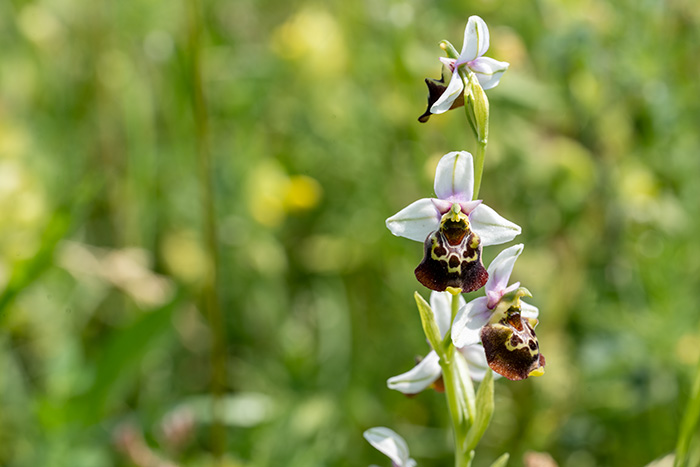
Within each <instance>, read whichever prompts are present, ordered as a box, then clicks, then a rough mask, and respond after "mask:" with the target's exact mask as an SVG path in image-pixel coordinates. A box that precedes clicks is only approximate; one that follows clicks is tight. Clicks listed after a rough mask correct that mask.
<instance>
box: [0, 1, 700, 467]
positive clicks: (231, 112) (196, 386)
mask: <svg viewBox="0 0 700 467" xmlns="http://www.w3.org/2000/svg"><path fill="white" fill-rule="evenodd" d="M472 14H478V15H480V16H482V17H483V18H484V19H485V21H486V22H487V24H488V25H489V28H490V32H491V48H490V50H489V52H488V53H487V56H490V57H493V58H496V59H499V60H505V61H508V62H510V63H511V67H510V69H509V70H508V72H507V73H506V74H505V76H504V77H503V79H502V81H501V84H500V85H499V86H498V87H497V88H495V89H493V90H491V91H489V98H490V101H491V133H490V145H489V149H488V151H487V160H486V169H485V173H484V181H483V185H482V190H481V195H480V197H481V198H483V199H484V200H486V202H487V203H488V204H489V205H490V206H492V207H494V209H496V210H497V211H498V212H499V213H501V214H502V215H503V216H504V217H506V218H507V219H510V220H512V221H514V222H516V223H518V224H519V225H521V226H522V227H523V233H522V235H521V236H520V237H519V238H518V239H517V240H516V241H520V242H523V243H525V245H526V248H525V251H524V253H523V255H522V256H521V259H520V260H519V262H518V264H517V265H516V268H515V271H514V276H513V279H514V280H521V281H522V282H523V285H525V286H527V287H528V288H529V289H530V290H531V291H532V293H533V295H534V298H533V299H532V300H531V302H532V303H534V304H536V305H537V306H538V307H539V308H540V310H541V323H540V325H539V327H538V336H539V340H540V345H541V348H542V349H543V353H544V354H545V356H546V358H547V372H546V374H545V375H544V376H543V377H541V378H533V379H530V380H527V381H524V382H518V383H515V382H510V381H505V380H499V381H498V382H497V384H496V411H495V417H494V419H493V421H492V424H491V426H490V428H489V430H488V431H487V433H486V436H485V438H484V440H483V442H482V445H481V446H480V448H479V450H478V452H477V458H476V462H475V465H476V466H484V465H489V464H490V462H491V461H492V460H493V459H495V458H496V457H497V456H498V455H500V453H502V452H504V451H508V452H510V453H511V455H512V457H511V459H512V460H511V463H510V465H513V466H517V465H522V459H523V455H524V453H525V452H526V451H528V450H534V451H543V452H548V453H550V454H551V455H552V456H553V458H554V459H555V460H556V461H557V462H558V463H559V464H560V465H561V466H571V467H587V466H605V465H609V466H622V465H625V466H627V465H630V466H631V465H645V464H647V463H649V462H651V461H652V460H654V459H656V458H659V457H662V456H664V455H666V454H668V453H670V452H671V451H673V449H674V446H675V442H676V437H677V431H678V430H677V426H678V423H679V421H680V419H681V417H682V414H683V411H684V407H685V403H686V401H687V399H688V395H689V391H690V381H691V380H692V374H693V371H694V370H693V369H694V366H695V362H696V361H697V359H698V355H699V354H700V351H699V348H700V334H698V319H697V315H698V305H697V293H698V290H700V242H699V241H698V234H697V232H698V231H699V230H700V209H699V208H700V203H699V202H698V201H699V200H700V183H699V182H698V177H699V176H700V137H699V135H698V129H699V127H698V125H699V124H700V99H699V98H698V96H699V95H700V86H699V85H698V76H699V75H700V62H699V61H698V50H699V48H700V8H698V6H697V4H696V3H695V2H694V1H693V0H668V1H661V0H641V1H639V0H622V1H618V2H614V3H609V2H604V1H600V0H584V1H546V0H544V1H532V2H522V3H517V2H516V3H513V2H506V1H503V0H488V1H480V2H477V1H475V2H455V1H449V2H427V1H399V0H396V1H389V0H387V1H376V2H369V1H364V2H342V1H332V2H312V1H294V2H283V1H273V0H255V1H254V0H230V1H229V0H212V1H208V2H203V3H202V4H197V3H196V2H195V1H188V0H183V1H168V2H153V1H147V0H133V1H126V2H106V1H96V2H91V1H86V0H43V1H20V0H9V1H3V2H1V3H0V50H2V53H1V54H0V206H1V210H0V212H1V215H0V286H1V290H2V292H1V294H0V465H3V466H5V465H7V466H17V467H24V466H30V467H35V466H71V467H72V466H78V467H80V466H86V467H93V466H96V467H98V466H112V465H115V466H116V465H124V466H128V465H134V463H136V464H137V465H143V466H155V465H160V466H164V465H168V464H167V461H166V459H169V461H170V462H171V463H176V464H178V465H187V466H207V465H214V464H216V461H215V459H216V458H217V456H218V455H219V454H220V453H222V452H223V453H224V456H223V459H224V461H223V462H224V465H229V466H251V467H252V466H344V465H348V466H355V465H367V464H368V463H375V464H381V465H388V464H389V460H388V459H386V458H385V457H383V456H382V455H381V454H380V453H378V452H376V451H375V450H374V449H373V448H372V447H371V446H370V445H369V444H367V443H366V442H365V441H364V440H363V438H362V432H363V431H364V430H365V429H367V428H369V427H372V426H377V425H384V426H388V427H391V428H393V429H394V430H396V431H397V432H399V433H400V434H401V435H403V436H404V437H405V438H406V440H407V441H408V443H409V446H410V448H411V454H412V455H413V457H415V458H416V459H417V460H418V461H419V464H420V465H422V466H444V465H450V463H451V462H452V460H451V459H452V451H451V446H450V444H451V433H450V431H449V422H448V416H447V411H446V406H445V401H444V397H443V396H442V395H441V394H438V393H435V392H433V391H427V392H425V393H422V394H420V395H418V396H416V397H414V398H407V397H405V396H403V395H402V394H400V393H398V392H395V391H389V390H388V389H387V388H386V379H387V378H388V377H390V376H393V375H395V374H398V373H401V372H404V371H406V370H408V369H409V368H411V366H412V365H413V362H414V357H415V356H416V355H424V354H425V353H427V351H428V345H427V343H426V342H425V338H424V336H423V333H422V330H421V327H420V321H419V317H418V313H417V310H416V308H415V304H414V301H413V297H412V294H413V291H414V290H418V291H420V292H421V293H422V294H423V295H424V296H426V297H427V296H428V293H427V291H426V290H425V289H424V288H423V287H422V286H420V284H418V282H417V281H416V280H415V278H414V277H413V268H414V267H415V266H416V265H417V264H418V262H419V260H420V258H421V255H422V247H421V245H419V244H418V243H416V242H411V241H409V240H406V239H401V238H396V237H393V236H392V235H391V234H390V233H389V232H388V230H386V228H385V227H384V219H385V218H386V217H388V216H390V215H392V214H394V213H395V212H396V211H398V210H399V209H401V208H403V207H404V206H406V205H407V204H408V203H410V202H412V201H414V200H416V199H418V198H422V197H426V196H430V195H431V194H432V178H433V174H434V167H435V165H436V163H437V160H438V159H439V157H440V156H442V155H443V154H445V153H447V152H449V151H453V150H462V149H463V150H469V151H474V149H475V146H474V140H473V138H472V135H471V133H470V131H469V130H468V127H467V126H466V120H465V118H464V115H463V113H462V112H461V111H454V112H450V113H448V114H445V115H441V116H437V117H433V118H432V119H431V120H430V122H428V123H427V124H419V123H418V122H417V120H416V119H417V117H418V116H419V115H420V114H421V113H422V112H423V111H424V109H425V103H426V95H427V90H426V88H425V85H424V83H423V79H424V78H425V77H437V76H439V73H440V64H439V62H438V60H437V58H438V57H439V56H440V54H441V50H440V49H439V48H438V46H437V44H438V43H439V41H440V40H442V39H448V40H450V41H451V42H452V43H454V44H455V45H456V46H457V47H458V48H459V47H460V45H461V41H462V36H463V28H464V26H465V24H466V21H467V18H468V16H469V15H472ZM207 167H209V168H210V169H211V170H210V171H207ZM208 173H210V174H211V175H212V176H211V178H208V177H207V176H206V174H208ZM212 239H215V240H216V241H215V242H212ZM513 243H515V242H513ZM500 249H501V247H491V248H487V249H486V250H485V252H484V258H485V263H486V264H488V263H489V262H490V261H491V259H493V257H495V255H496V254H497V253H498V251H500ZM214 270H217V271H218V276H216V277H215V276H214V275H212V271H214ZM214 285H215V286H214ZM468 298H469V297H468ZM217 303H219V304H220V306H219V307H217V306H216V304H217ZM222 343H223V345H222ZM223 357H225V359H224V358H223ZM217 393H222V394H223V395H224V396H225V397H224V398H223V399H222V402H221V403H220V404H219V405H218V406H217V409H216V412H217V414H218V418H219V422H220V423H217V422H216V421H213V420H212V417H211V411H210V407H211V404H210V402H211V400H212V395H213V394H217ZM221 424H223V425H221ZM159 459H160V460H159Z"/></svg>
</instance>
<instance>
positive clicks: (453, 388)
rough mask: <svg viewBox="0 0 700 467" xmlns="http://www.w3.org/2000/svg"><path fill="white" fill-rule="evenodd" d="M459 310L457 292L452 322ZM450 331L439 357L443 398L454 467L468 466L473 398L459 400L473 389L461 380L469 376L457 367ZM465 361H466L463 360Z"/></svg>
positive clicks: (469, 462)
mask: <svg viewBox="0 0 700 467" xmlns="http://www.w3.org/2000/svg"><path fill="white" fill-rule="evenodd" d="M458 310H459V293H456V294H453V295H452V313H451V314H452V322H454V318H455V316H456V315H457V311H458ZM449 335H450V333H449V332H448V333H447V336H446V337H447V338H446V339H445V341H444V345H445V346H446V347H445V349H444V355H445V358H444V359H440V367H441V368H442V378H443V383H444V386H445V398H446V399H447V407H448V409H449V412H450V418H451V419H452V429H453V434H454V442H455V467H469V466H470V465H471V462H472V453H471V452H464V448H465V444H466V443H465V441H466V438H467V433H468V432H469V427H470V426H471V424H472V423H473V419H474V416H475V414H474V413H473V410H472V407H474V401H473V400H464V401H462V400H460V397H461V398H467V399H468V398H473V392H474V391H473V389H472V390H469V389H468V388H466V387H465V385H467V384H468V385H471V379H470V380H469V381H468V382H467V381H462V377H465V376H466V377H467V378H469V373H468V371H467V372H466V374H465V371H460V370H459V369H458V367H457V362H456V359H457V358H460V356H458V355H456V349H455V347H454V344H453V343H452V339H450V338H449ZM464 363H466V362H464Z"/></svg>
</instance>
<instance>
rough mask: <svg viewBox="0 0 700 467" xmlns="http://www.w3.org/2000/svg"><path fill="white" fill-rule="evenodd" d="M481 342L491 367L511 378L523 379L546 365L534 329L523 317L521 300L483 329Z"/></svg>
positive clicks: (515, 379)
mask: <svg viewBox="0 0 700 467" xmlns="http://www.w3.org/2000/svg"><path fill="white" fill-rule="evenodd" d="M481 342H482V343H483V344H484V351H485V352H486V360H487V361H488V364H489V367H491V369H492V370H493V371H495V372H496V373H498V374H501V375H503V376H505V377H506V378H508V379H511V380H514V381H518V380H522V379H525V378H527V377H528V376H530V375H531V374H532V373H533V372H537V371H538V370H539V371H542V369H543V368H544V365H545V359H544V355H542V354H541V353H540V345H539V342H538V341H537V336H536V335H535V330H534V329H533V328H532V326H531V325H530V322H529V320H528V319H526V318H525V319H523V318H522V316H521V309H520V303H519V301H518V304H517V305H514V306H511V307H510V308H508V310H507V311H506V312H505V315H504V316H503V317H502V318H501V319H500V320H499V321H498V322H495V323H491V324H488V325H486V326H484V327H483V328H482V329H481ZM535 374H536V373H535Z"/></svg>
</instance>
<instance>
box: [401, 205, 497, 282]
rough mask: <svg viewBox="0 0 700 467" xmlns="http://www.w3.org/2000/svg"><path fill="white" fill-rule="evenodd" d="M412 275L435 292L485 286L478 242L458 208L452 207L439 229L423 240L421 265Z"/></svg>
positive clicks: (486, 278)
mask: <svg viewBox="0 0 700 467" xmlns="http://www.w3.org/2000/svg"><path fill="white" fill-rule="evenodd" d="M415 274H416V278H417V279H418V281H419V282H420V283H421V284H423V285H424V286H426V287H428V288H429V289H432V290H436V291H438V292H442V291H444V290H447V288H448V287H454V288H458V289H462V292H464V293H466V292H473V291H474V290H478V289H480V288H481V287H483V286H484V284H486V281H487V280H488V277H489V275H488V272H486V268H484V264H483V263H482V261H481V240H480V239H479V236H478V235H477V234H476V233H474V232H472V231H471V229H470V228H469V218H468V216H467V215H466V214H464V212H462V210H461V207H460V206H459V204H457V203H455V204H453V207H452V209H451V210H450V211H449V212H448V213H446V214H445V215H444V216H443V218H442V220H441V221H440V228H439V229H438V230H436V231H435V232H433V233H431V234H430V235H429V236H428V238H427V239H426V240H425V243H424V256H423V261H421V263H420V264H419V265H418V267H417V268H416V270H415Z"/></svg>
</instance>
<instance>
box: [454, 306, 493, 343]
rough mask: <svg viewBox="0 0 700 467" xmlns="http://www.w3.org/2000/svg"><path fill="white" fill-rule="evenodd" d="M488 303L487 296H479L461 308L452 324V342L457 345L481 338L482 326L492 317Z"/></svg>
mask: <svg viewBox="0 0 700 467" xmlns="http://www.w3.org/2000/svg"><path fill="white" fill-rule="evenodd" d="M487 303H488V299H487V298H486V297H479V298H475V299H474V300H472V301H471V302H469V303H467V304H466V305H465V306H464V307H463V308H461V309H460V310H459V312H458V313H457V316H456V317H455V322H454V324H453V325H452V343H453V344H454V345H455V347H457V348H459V347H464V346H467V345H472V344H476V343H477V342H479V341H480V340H481V328H482V327H484V326H485V325H486V323H488V322H489V318H490V317H491V310H489V309H488V307H487V306H486V304H487Z"/></svg>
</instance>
